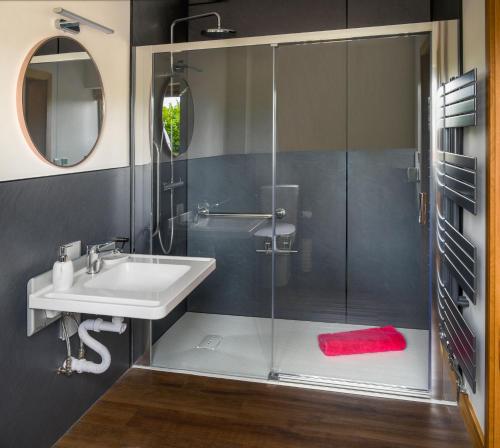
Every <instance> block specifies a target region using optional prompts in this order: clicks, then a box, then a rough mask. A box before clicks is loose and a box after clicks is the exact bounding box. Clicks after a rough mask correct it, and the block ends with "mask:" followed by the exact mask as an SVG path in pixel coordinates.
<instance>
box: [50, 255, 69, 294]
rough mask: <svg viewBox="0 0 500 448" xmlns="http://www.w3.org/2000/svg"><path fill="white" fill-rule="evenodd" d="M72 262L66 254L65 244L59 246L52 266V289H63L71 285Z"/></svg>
mask: <svg viewBox="0 0 500 448" xmlns="http://www.w3.org/2000/svg"><path fill="white" fill-rule="evenodd" d="M73 275H74V270H73V262H72V261H71V260H70V258H69V257H68V254H67V246H60V247H59V258H58V260H57V261H56V262H55V263H54V267H53V268H52V284H53V285H54V291H65V290H67V289H69V288H71V286H73Z"/></svg>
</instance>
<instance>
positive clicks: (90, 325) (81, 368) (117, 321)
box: [71, 317, 127, 374]
mask: <svg viewBox="0 0 500 448" xmlns="http://www.w3.org/2000/svg"><path fill="white" fill-rule="evenodd" d="M126 329H127V324H124V323H123V318H122V317H113V319H112V321H111V322H106V321H103V320H102V319H88V320H86V321H84V322H82V323H81V324H80V326H79V327H78V336H80V340H81V341H82V342H83V343H84V344H85V345H86V346H87V347H89V348H91V349H92V350H94V351H95V352H96V353H98V354H99V356H100V357H101V362H100V363H95V362H92V361H88V360H87V359H77V358H74V357H72V358H71V370H72V371H74V372H78V373H84V372H86V373H95V374H100V373H104V372H105V371H106V370H108V368H109V366H110V364H111V354H110V353H109V350H108V349H107V347H106V346H105V345H103V344H101V343H100V342H99V341H97V340H96V339H94V338H93V337H92V336H90V335H89V333H88V332H89V331H95V332H97V333H99V332H100V331H110V332H113V333H118V334H122V333H123V332H124V331H125V330H126Z"/></svg>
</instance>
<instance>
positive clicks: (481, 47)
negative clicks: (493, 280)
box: [463, 0, 487, 430]
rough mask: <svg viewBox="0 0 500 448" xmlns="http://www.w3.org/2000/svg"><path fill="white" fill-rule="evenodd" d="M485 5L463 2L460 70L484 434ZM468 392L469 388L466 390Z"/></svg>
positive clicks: (477, 400)
mask: <svg viewBox="0 0 500 448" xmlns="http://www.w3.org/2000/svg"><path fill="white" fill-rule="evenodd" d="M484 3H485V2H484V1H478V0H463V18H464V22H463V69H464V72H467V71H469V70H471V69H473V68H477V72H478V112H479V113H478V124H477V126H475V127H471V128H467V129H466V130H465V131H464V153H465V154H467V155H469V156H475V157H477V162H478V209H479V213H478V214H477V215H476V216H474V215H471V214H470V213H468V212H464V234H465V235H466V236H467V237H468V238H469V239H470V240H471V241H472V242H473V243H474V244H475V245H476V247H477V250H478V266H477V272H478V275H479V279H478V284H479V286H478V294H477V304H476V305H471V306H470V307H469V309H466V310H465V312H464V315H465V319H466V320H467V322H468V323H469V324H470V326H471V328H472V330H473V331H474V333H475V334H476V338H477V349H478V354H477V390H476V393H475V394H473V393H472V391H470V394H469V395H470V399H471V402H472V405H473V406H474V410H475V412H476V415H477V418H478V420H479V422H480V423H481V426H482V427H483V430H484V422H485V393H486V379H485V344H486V287H485V273H486V206H487V203H486V151H487V148H486V41H485V39H486V35H485V27H486V25H485V4H484ZM469 389H470V388H469Z"/></svg>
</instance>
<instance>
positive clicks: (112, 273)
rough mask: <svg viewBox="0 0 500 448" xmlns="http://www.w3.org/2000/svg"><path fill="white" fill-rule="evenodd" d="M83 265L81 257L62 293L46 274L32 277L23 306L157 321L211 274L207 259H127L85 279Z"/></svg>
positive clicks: (168, 257) (150, 256)
mask: <svg viewBox="0 0 500 448" xmlns="http://www.w3.org/2000/svg"><path fill="white" fill-rule="evenodd" d="M85 261H86V260H85V257H82V258H80V259H78V260H76V261H75V262H74V266H75V277H74V282H73V286H72V287H71V288H70V289H68V290H65V291H54V288H53V285H52V281H51V279H52V272H51V271H49V272H46V273H44V274H42V275H39V276H37V277H34V278H32V279H31V280H30V281H29V283H28V307H29V308H30V309H42V310H50V311H63V312H71V313H84V314H98V315H105V316H120V317H130V318H138V319H162V318H164V317H165V316H166V315H167V314H168V313H170V312H171V311H172V310H173V309H174V308H175V307H176V306H177V305H178V304H179V303H180V302H182V300H184V299H185V298H186V297H187V296H188V295H189V294H190V293H191V292H192V291H193V290H194V289H195V288H196V287H197V286H198V285H200V283H201V282H203V281H204V280H205V278H206V277H208V276H209V275H210V273H211V272H213V271H214V270H215V259H213V258H199V257H171V256H160V255H130V256H129V257H127V258H125V259H124V261H122V262H121V263H119V264H116V265H111V266H108V267H103V268H102V270H101V271H100V272H99V273H97V274H92V275H90V274H87V272H86V268H85Z"/></svg>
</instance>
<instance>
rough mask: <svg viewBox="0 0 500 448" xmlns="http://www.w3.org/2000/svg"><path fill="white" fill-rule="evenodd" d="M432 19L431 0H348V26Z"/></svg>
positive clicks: (356, 26) (355, 26) (357, 26)
mask: <svg viewBox="0 0 500 448" xmlns="http://www.w3.org/2000/svg"><path fill="white" fill-rule="evenodd" d="M430 20H431V11H430V1H429V0H375V1H374V0H348V10H347V27H348V28H359V27H365V26H381V25H395V24H398V23H416V22H428V21H430Z"/></svg>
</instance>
